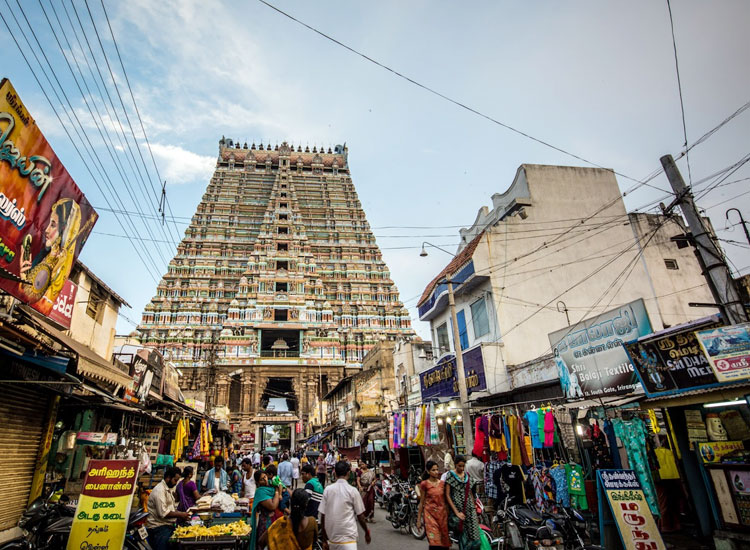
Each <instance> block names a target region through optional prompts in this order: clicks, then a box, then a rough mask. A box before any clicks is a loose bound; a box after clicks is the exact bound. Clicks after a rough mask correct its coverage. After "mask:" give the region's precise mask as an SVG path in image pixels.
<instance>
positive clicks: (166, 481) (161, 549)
mask: <svg viewBox="0 0 750 550" xmlns="http://www.w3.org/2000/svg"><path fill="white" fill-rule="evenodd" d="M179 479H180V469H179V468H176V467H174V466H168V467H167V469H166V470H165V471H164V478H163V479H162V480H161V481H160V482H159V484H158V485H157V486H156V487H154V488H153V490H152V491H151V495H150V496H149V497H148V511H149V515H148V519H147V520H146V529H147V530H148V542H149V544H150V545H151V548H152V549H153V550H167V549H168V548H169V539H170V538H172V533H173V532H174V528H175V520H178V519H181V520H185V521H187V520H189V519H190V514H188V513H187V512H178V511H177V501H176V500H175V495H174V488H175V486H176V485H177V481H178V480H179Z"/></svg>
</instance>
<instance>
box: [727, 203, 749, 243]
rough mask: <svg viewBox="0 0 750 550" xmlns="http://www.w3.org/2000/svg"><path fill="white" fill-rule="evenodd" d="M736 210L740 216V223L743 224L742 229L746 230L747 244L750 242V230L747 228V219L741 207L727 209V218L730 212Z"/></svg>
mask: <svg viewBox="0 0 750 550" xmlns="http://www.w3.org/2000/svg"><path fill="white" fill-rule="evenodd" d="M732 210H734V211H735V212H737V214H738V215H739V217H740V224H742V229H743V230H744V231H745V238H746V239H747V244H750V231H748V230H747V222H746V221H745V218H743V217H742V212H740V210H739V208H730V209H729V210H727V211H726V216H727V220H728V219H729V213H730V212H731V211H732Z"/></svg>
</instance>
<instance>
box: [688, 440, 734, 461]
mask: <svg viewBox="0 0 750 550" xmlns="http://www.w3.org/2000/svg"><path fill="white" fill-rule="evenodd" d="M744 448H745V446H744V445H743V444H742V441H706V442H703V443H698V449H699V450H700V453H701V457H702V458H703V462H706V463H711V462H719V461H720V459H721V457H722V456H724V455H726V454H729V453H731V452H732V451H737V450H742V449H744Z"/></svg>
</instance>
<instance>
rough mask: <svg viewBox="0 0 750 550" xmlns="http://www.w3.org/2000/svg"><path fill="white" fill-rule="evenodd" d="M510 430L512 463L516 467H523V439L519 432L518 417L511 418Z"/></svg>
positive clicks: (509, 420) (509, 419) (509, 418)
mask: <svg viewBox="0 0 750 550" xmlns="http://www.w3.org/2000/svg"><path fill="white" fill-rule="evenodd" d="M506 420H507V421H508V430H509V431H510V439H509V441H510V463H511V464H513V465H515V466H520V465H521V439H520V435H519V431H518V417H515V416H509V417H508V418H507V419H506Z"/></svg>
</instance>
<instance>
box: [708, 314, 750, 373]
mask: <svg viewBox="0 0 750 550" xmlns="http://www.w3.org/2000/svg"><path fill="white" fill-rule="evenodd" d="M696 335H697V336H698V341H699V342H700V344H701V347H702V348H703V351H704V352H705V354H706V356H707V357H708V361H709V362H710V363H711V367H713V369H714V372H715V373H716V378H718V379H719V382H734V381H736V380H745V379H747V378H750V323H743V324H741V325H732V326H728V327H718V328H714V329H711V330H702V331H700V332H696Z"/></svg>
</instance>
